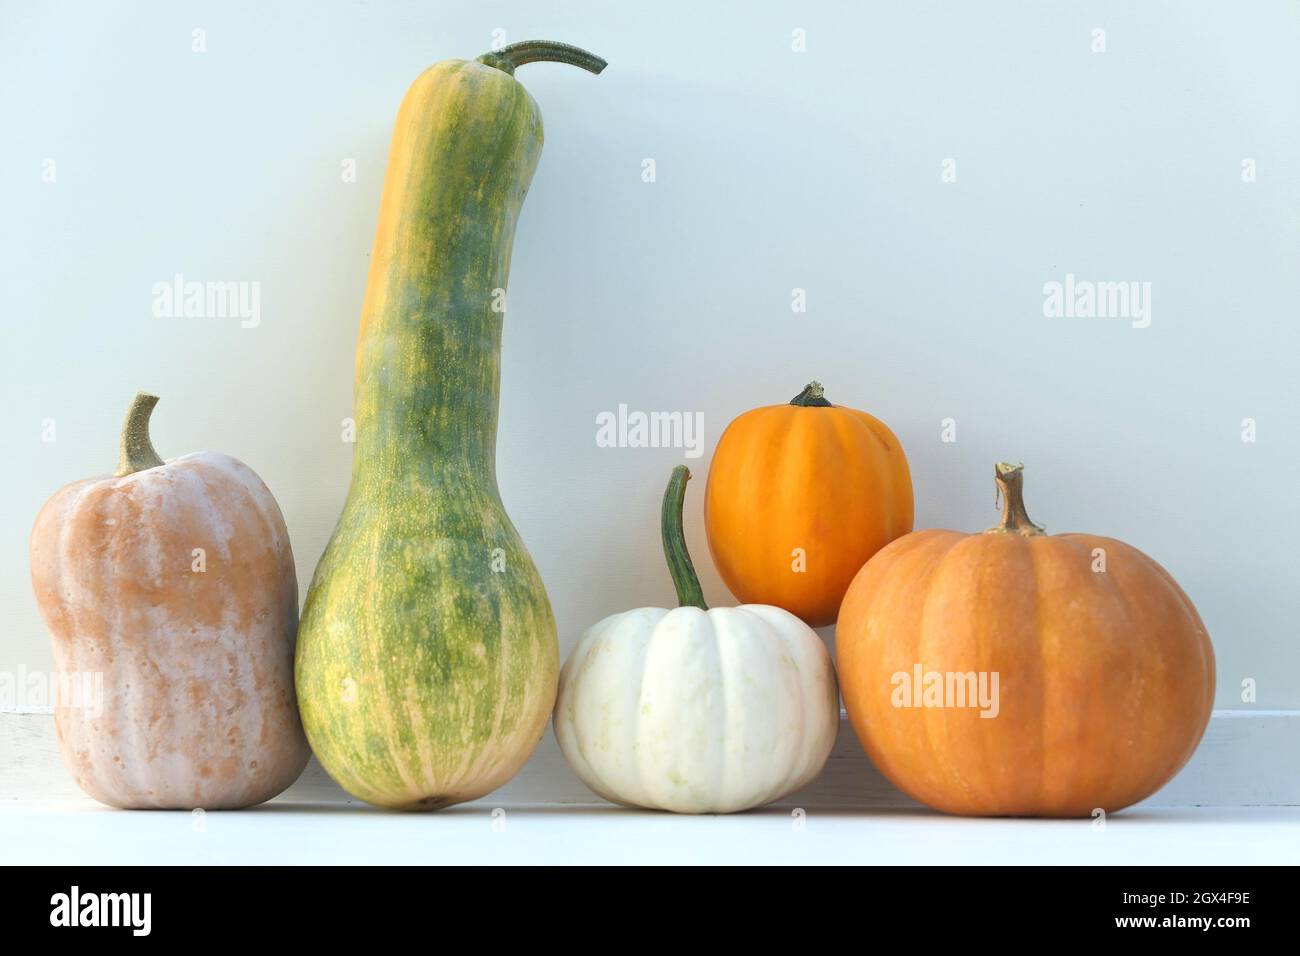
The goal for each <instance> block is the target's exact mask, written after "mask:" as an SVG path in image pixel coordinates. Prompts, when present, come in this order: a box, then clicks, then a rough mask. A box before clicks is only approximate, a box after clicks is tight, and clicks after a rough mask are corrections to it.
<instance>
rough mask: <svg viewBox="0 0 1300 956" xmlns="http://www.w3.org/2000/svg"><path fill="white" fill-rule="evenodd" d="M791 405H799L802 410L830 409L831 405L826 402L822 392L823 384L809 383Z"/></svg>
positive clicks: (792, 400) (791, 401)
mask: <svg viewBox="0 0 1300 956" xmlns="http://www.w3.org/2000/svg"><path fill="white" fill-rule="evenodd" d="M790 404H791V405H798V406H800V407H802V408H830V407H831V403H830V402H828V401H827V400H826V396H825V394H823V392H822V383H821V382H809V383H808V384H807V385H805V386H804V387H803V391H802V392H800V393H799V394H798V395H796V396H795V397H794V398H792V399H790Z"/></svg>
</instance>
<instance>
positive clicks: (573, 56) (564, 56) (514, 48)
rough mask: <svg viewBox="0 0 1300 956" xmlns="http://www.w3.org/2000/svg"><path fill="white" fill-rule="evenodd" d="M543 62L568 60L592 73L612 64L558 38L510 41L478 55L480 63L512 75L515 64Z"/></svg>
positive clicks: (516, 65) (571, 63)
mask: <svg viewBox="0 0 1300 956" xmlns="http://www.w3.org/2000/svg"><path fill="white" fill-rule="evenodd" d="M543 61H545V62H550V63H567V64H569V65H570V66H577V67H581V68H582V69H584V70H586V71H588V72H589V73H600V71H601V70H603V69H605V67H607V66H608V65H609V64H608V63H606V62H605V61H604V60H603V59H601V58H600V57H598V56H596V54H594V53H588V52H587V51H586V50H583V49H580V48H579V47H576V46H570V45H569V44H567V43H558V42H556V41H555V40H525V41H523V42H522V43H511V44H510V45H509V46H505V47H502V48H501V49H500V50H494V51H492V52H491V53H484V54H483V55H482V56H481V57H479V58H478V62H480V63H483V64H486V65H487V66H492V67H496V68H497V69H498V70H501V71H502V72H503V73H510V74H513V73H514V72H515V69H516V67H521V66H523V65H524V64H525V63H539V62H543Z"/></svg>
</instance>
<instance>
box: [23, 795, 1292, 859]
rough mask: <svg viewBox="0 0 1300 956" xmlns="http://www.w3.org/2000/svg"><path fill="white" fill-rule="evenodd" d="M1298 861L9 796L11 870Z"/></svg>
mask: <svg viewBox="0 0 1300 956" xmlns="http://www.w3.org/2000/svg"><path fill="white" fill-rule="evenodd" d="M1298 861H1300V808H1237V809H1193V808H1183V809H1165V810H1132V811H1127V812H1125V813H1121V814H1117V815H1115V816H1113V817H1111V818H1110V819H1109V820H1108V821H1107V822H1106V825H1105V826H1104V828H1098V827H1097V826H1096V825H1094V823H1093V822H1092V821H1087V820H1073V821H1051V820H970V819H960V818H956V817H945V816H940V815H938V814H932V813H929V812H925V811H907V810H896V811H877V812H875V813H870V814H868V813H863V812H861V811H845V812H839V813H837V812H834V811H814V812H809V813H807V814H806V815H804V816H803V817H798V816H796V815H794V814H793V813H792V811H782V810H758V811H753V812H751V813H746V814H738V815H735V816H729V817H684V816H675V815H673V814H667V813H650V812H639V811H631V810H619V809H615V808H612V807H589V808H563V809H560V808H551V807H539V808H527V807H516V808H513V809H508V810H501V811H498V812H497V814H496V815H493V812H492V808H491V807H487V806H477V807H452V808H450V809H448V810H440V811H438V812H437V813H434V814H420V815H415V814H394V813H388V812H385V811H381V810H372V809H369V808H362V807H325V806H314V807H293V806H289V805H271V806H267V807H264V808H262V809H259V810H251V811H241V812H237V813H229V812H227V813H207V814H203V815H202V816H195V815H194V814H189V813H166V812H153V811H137V812H124V811H115V810H107V809H102V808H98V807H95V806H93V805H91V804H87V803H72V804H60V805H56V806H49V807H33V806H31V805H27V804H0V863H46V864H76V865H81V864H190V863H196V864H199V863H201V864H259V863H272V864H279V863H283V864H328V863H410V864H421V863H428V864H452V863H456V864H486V863H503V864H505V863H517V864H523V863H545V864H562V863H587V864H601V863H709V864H746V863H750V864H765V863H787V864H793V863H854V864H876V863H880V864H884V863H890V864H941V863H981V864H1014V863H1034V864H1064V863H1080V864H1128V863H1141V864H1209V863H1216V864H1245V863H1289V864H1294V863H1296V862H1298Z"/></svg>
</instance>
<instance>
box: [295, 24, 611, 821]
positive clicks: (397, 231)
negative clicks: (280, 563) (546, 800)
mask: <svg viewBox="0 0 1300 956" xmlns="http://www.w3.org/2000/svg"><path fill="white" fill-rule="evenodd" d="M538 60H552V61H557V62H561V63H569V64H572V65H575V66H580V67H582V68H584V69H587V70H589V71H591V72H592V73H599V72H600V71H601V70H602V69H604V67H605V61H604V60H602V59H600V58H599V57H596V56H593V55H592V54H590V53H587V52H585V51H583V50H579V49H577V48H575V47H571V46H567V45H566V44H562V43H552V42H548V41H537V42H529V43H517V44H514V45H512V46H508V47H505V48H504V49H502V50H499V51H497V52H494V53H488V54H485V55H483V56H481V57H479V58H478V59H477V60H473V61H465V60H447V61H444V62H442V63H438V64H437V65H435V66H433V67H431V68H430V69H428V70H427V71H425V72H424V73H423V74H422V75H421V76H420V77H419V78H418V79H417V80H416V81H415V83H414V84H412V86H411V88H410V90H409V91H408V92H407V94H406V97H405V99H404V100H403V101H402V106H401V109H400V111H399V112H398V115H397V126H396V129H395V130H394V133H393V140H392V147H391V149H390V152H389V157H388V170H387V173H386V174H385V179H384V192H383V201H382V204H381V206H380V210H379V227H378V232H377V235H376V237H375V246H374V253H373V256H372V259H371V263H370V276H369V280H368V285H367V288H366V297H365V304H364V306H363V308H362V316H361V331H360V335H359V338H358V343H357V377H356V396H355V399H356V413H355V414H356V425H357V440H356V447H355V449H354V453H353V466H352V484H351V488H350V489H349V492H348V498H347V503H346V505H345V506H344V509H343V514H342V516H341V517H340V519H339V523H338V527H337V528H336V529H335V532H334V536H333V538H332V539H331V540H330V543H329V546H328V547H327V548H326V550H325V554H324V556H323V557H322V558H321V561H320V564H319V565H318V566H317V568H316V574H315V578H314V579H313V581H312V585H311V589H310V591H309V592H308V594H307V601H306V606H305V607H304V608H303V614H302V623H301V626H300V630H299V635H298V646H297V659H296V683H297V690H298V701H299V706H300V708H301V710H302V719H303V725H304V727H305V729H306V731H307V737H308V739H309V741H310V742H311V746H312V749H313V750H314V751H315V752H316V756H317V757H318V758H319V759H320V762H321V763H322V764H323V765H324V767H325V769H326V770H327V771H328V772H329V774H330V776H332V777H333V778H334V779H335V780H337V781H338V782H339V784H340V785H342V786H343V788H344V789H346V790H347V791H348V792H349V793H351V794H353V795H354V796H357V797H359V798H361V799H363V800H366V801H368V802H370V803H374V804H378V805H381V806H387V807H398V808H406V809H436V808H438V807H443V806H448V805H450V804H453V803H459V802H462V801H465V800H472V799H474V798H475V797H478V796H482V795H483V794H485V793H488V792H489V791H491V790H494V789H496V788H497V787H498V786H500V785H501V784H502V783H504V782H505V781H506V780H508V779H509V778H510V777H511V776H512V775H513V774H514V773H515V772H516V771H517V770H518V769H519V767H520V766H522V765H523V763H524V761H525V760H527V759H528V756H529V755H530V754H531V753H532V751H533V749H534V747H536V745H537V742H538V740H539V738H540V737H541V735H542V732H543V729H544V728H545V725H546V720H547V717H548V716H549V715H550V712H551V707H552V705H553V704H554V700H555V689H556V678H557V671H558V658H559V649H558V646H557V642H556V633H555V620H554V618H553V616H552V614H551V606H550V602H549V601H548V600H547V597H546V590H545V588H544V587H543V585H542V580H541V577H540V576H539V575H538V573H537V569H536V567H535V566H534V565H533V562H532V559H531V558H530V557H529V555H528V552H527V550H526V549H525V548H524V543H523V541H521V540H520V538H519V534H518V532H516V531H515V528H514V526H513V525H512V524H511V522H510V518H509V517H508V516H507V515H506V512H505V508H504V507H503V505H502V503H501V496H500V493H499V492H498V490H497V480H496V431H497V405H498V395H499V388H500V376H501V360H500V356H501V324H502V318H503V315H504V308H503V303H504V295H505V288H506V277H507V274H508V272H509V269H510V251H511V245H512V243H513V240H514V233H515V223H516V222H517V220H518V217H519V210H520V207H521V206H522V205H523V201H524V196H525V194H526V193H527V191H528V185H529V183H530V181H531V180H532V176H533V171H534V169H535V168H536V166H537V160H538V157H539V156H540V155H541V151H542V117H541V113H540V111H539V110H538V108H537V103H536V102H535V101H534V100H533V98H532V96H530V95H529V93H528V91H527V90H525V89H524V88H523V86H521V85H520V84H519V82H518V81H517V80H516V79H515V78H514V70H515V67H517V66H521V65H523V64H525V63H531V62H534V61H538Z"/></svg>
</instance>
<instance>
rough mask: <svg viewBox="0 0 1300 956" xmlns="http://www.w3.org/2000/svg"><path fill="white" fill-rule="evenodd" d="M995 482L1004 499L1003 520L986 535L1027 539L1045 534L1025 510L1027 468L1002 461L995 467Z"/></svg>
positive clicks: (1000, 495) (999, 493)
mask: <svg viewBox="0 0 1300 956" xmlns="http://www.w3.org/2000/svg"><path fill="white" fill-rule="evenodd" d="M993 480H994V481H995V482H996V483H997V486H998V497H999V498H1001V499H1002V520H1001V521H999V522H998V523H997V524H995V525H994V526H993V527H992V528H989V530H988V531H987V532H985V533H986V534H1018V535H1021V536H1022V537H1026V538H1028V537H1032V536H1033V535H1036V534H1045V533H1046V532H1045V531H1044V530H1043V529H1042V528H1040V527H1039V526H1038V525H1036V524H1034V523H1033V522H1032V521H1030V520H1029V512H1028V511H1026V510H1025V466H1024V465H1012V464H1010V463H1009V462H1005V461H1000V462H998V463H997V464H996V465H994V466H993Z"/></svg>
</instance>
